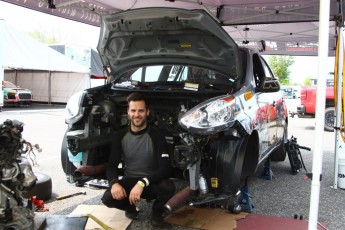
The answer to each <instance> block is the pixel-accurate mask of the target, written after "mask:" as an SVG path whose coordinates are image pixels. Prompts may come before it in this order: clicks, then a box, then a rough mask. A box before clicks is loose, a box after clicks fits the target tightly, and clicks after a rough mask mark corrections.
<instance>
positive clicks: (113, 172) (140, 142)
mask: <svg viewBox="0 0 345 230" xmlns="http://www.w3.org/2000/svg"><path fill="white" fill-rule="evenodd" d="M122 159H123V166H124V177H125V178H126V177H128V178H132V177H138V178H144V177H146V178H147V179H148V180H149V183H157V182H159V181H161V180H162V179H166V178H169V177H170V176H171V172H172V168H171V164H170V160H169V155H168V152H167V143H166V140H165V138H164V136H163V135H162V133H161V132H160V131H159V130H158V129H157V128H155V127H154V126H148V127H147V128H145V129H144V130H141V131H139V132H136V133H135V132H132V131H131V130H130V128H126V129H123V130H120V131H119V132H118V133H117V134H116V136H115V138H114V141H113V143H112V148H111V153H110V157H109V162H108V166H107V171H106V174H107V178H108V181H109V184H110V186H111V185H113V184H114V183H116V182H118V177H119V175H118V165H119V163H120V162H121V160H122Z"/></svg>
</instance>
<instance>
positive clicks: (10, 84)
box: [4, 81, 18, 88]
mask: <svg viewBox="0 0 345 230" xmlns="http://www.w3.org/2000/svg"><path fill="white" fill-rule="evenodd" d="M4 87H5V88H18V86H16V85H15V84H13V83H11V82H8V81H7V82H6V81H5V82H4Z"/></svg>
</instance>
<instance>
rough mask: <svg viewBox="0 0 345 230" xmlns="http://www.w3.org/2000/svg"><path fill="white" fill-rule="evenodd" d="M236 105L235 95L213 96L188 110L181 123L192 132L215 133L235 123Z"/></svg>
mask: <svg viewBox="0 0 345 230" xmlns="http://www.w3.org/2000/svg"><path fill="white" fill-rule="evenodd" d="M235 106H236V99H235V98H234V97H233V96H225V97H224V96H221V97H218V98H213V99H211V100H208V101H205V102H203V103H202V104H200V105H198V106H196V107H194V108H193V109H191V110H190V111H188V112H186V113H185V114H184V115H183V116H182V117H181V119H180V121H179V123H180V125H181V126H182V127H183V128H185V129H187V130H188V131H190V132H192V133H197V134H205V135H209V134H213V133H216V132H219V131H221V130H224V129H225V128H227V127H230V126H232V125H233V123H234V119H233V117H234V113H235V110H236V109H235Z"/></svg>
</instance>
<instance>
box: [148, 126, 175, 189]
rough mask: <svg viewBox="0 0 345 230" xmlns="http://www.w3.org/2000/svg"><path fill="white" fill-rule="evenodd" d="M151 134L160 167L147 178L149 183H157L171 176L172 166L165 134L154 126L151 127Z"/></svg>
mask: <svg viewBox="0 0 345 230" xmlns="http://www.w3.org/2000/svg"><path fill="white" fill-rule="evenodd" d="M149 134H150V137H151V139H152V141H153V145H154V150H155V154H156V155H157V160H158V168H157V170H155V171H154V172H153V173H152V174H151V175H150V176H148V177H147V179H148V181H149V183H157V182H159V181H161V180H163V179H167V178H169V177H170V176H171V174H172V167H171V162H170V158H169V154H168V147H167V142H166V140H165V137H164V135H163V134H162V133H161V132H160V131H159V130H158V129H157V128H154V127H150V130H149Z"/></svg>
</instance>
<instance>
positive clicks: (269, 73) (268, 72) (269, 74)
mask: <svg viewBox="0 0 345 230" xmlns="http://www.w3.org/2000/svg"><path fill="white" fill-rule="evenodd" d="M260 60H261V63H262V66H263V69H264V72H265V77H266V78H271V79H272V78H274V75H273V73H272V71H271V69H270V67H268V65H267V63H266V61H265V60H264V59H263V58H262V57H260Z"/></svg>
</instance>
